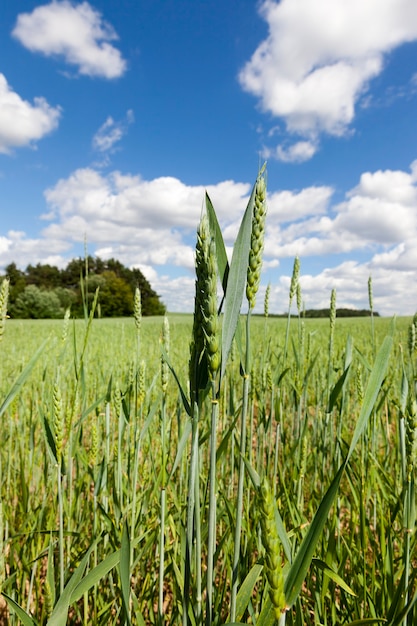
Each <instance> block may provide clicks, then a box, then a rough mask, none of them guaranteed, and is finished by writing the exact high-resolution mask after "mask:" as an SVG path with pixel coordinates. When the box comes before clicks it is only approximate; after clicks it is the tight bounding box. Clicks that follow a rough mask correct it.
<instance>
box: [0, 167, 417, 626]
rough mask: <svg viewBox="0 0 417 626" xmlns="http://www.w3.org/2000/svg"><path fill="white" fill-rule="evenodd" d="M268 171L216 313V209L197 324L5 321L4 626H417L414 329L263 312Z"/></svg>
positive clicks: (190, 318) (170, 318)
mask: <svg viewBox="0 0 417 626" xmlns="http://www.w3.org/2000/svg"><path fill="white" fill-rule="evenodd" d="M261 175H262V172H261V174H260V176H259V177H258V179H257V183H256V184H255V186H254V192H253V194H252V198H251V201H250V203H249V205H248V208H249V212H248V215H249V217H248V218H247V219H246V218H244V219H243V222H242V223H243V224H244V225H245V219H246V222H247V224H248V227H247V228H248V230H247V232H248V235H247V239H246V240H245V239H244V236H245V235H244V233H243V234H242V235H239V236H238V239H237V243H236V248H235V250H236V255H235V254H234V257H233V259H232V261H231V264H230V268H229V269H230V271H229V274H228V283H227V289H226V298H225V302H224V307H223V309H222V311H223V312H222V314H221V315H218V314H217V313H218V310H219V307H220V304H221V302H220V300H221V297H220V296H219V297H218V296H217V294H216V291H217V289H216V284H217V283H219V282H223V284H225V283H224V278H225V261H224V258H223V260H222V246H221V241H220V239H219V233H218V232H217V231H216V228H215V223H214V222H213V219H212V218H213V213H211V208H210V205H209V203H208V205H207V206H208V213H209V218H210V225H209V226H208V225H207V223H206V222H205V221H204V220H203V219H202V224H201V225H200V227H199V233H198V239H197V248H196V275H197V278H196V288H197V290H196V310H195V312H194V315H175V314H173V315H167V316H166V318H162V317H159V318H149V317H142V316H141V314H140V294H137V302H136V305H137V306H136V309H135V316H134V317H132V319H128V318H125V319H112V320H110V319H97V318H96V317H95V316H94V304H93V307H92V310H91V311H90V314H89V315H88V316H86V318H85V319H78V320H72V319H71V318H70V317H66V319H64V320H50V321H48V320H37V321H32V320H30V321H29V320H12V319H7V320H6V319H5V318H4V317H3V320H2V327H1V331H2V334H1V335H0V336H1V342H0V353H1V358H0V417H1V433H2V436H1V447H0V486H1V501H0V505H1V507H0V542H1V544H2V545H1V546H0V590H1V596H0V623H1V624H11V625H15V624H24V625H25V626H26V625H30V626H34V625H36V624H39V625H41V624H48V625H49V626H56V625H64V624H86V625H87V624H89V625H101V624H102V625H112V624H139V625H142V624H156V625H162V624H167V625H168V624H179V625H180V624H183V625H184V626H186V625H188V624H190V625H196V626H197V625H200V624H204V625H210V624H215V625H220V624H257V625H258V626H265V625H273V624H280V626H281V625H283V624H288V625H291V626H303V625H315V626H316V625H317V626H318V625H326V626H330V625H332V626H335V625H339V624H340V625H342V624H351V625H361V624H364V625H365V624H387V625H391V626H394V625H406V624H409V625H410V626H412V625H413V624H416V623H417V608H416V605H415V601H416V598H417V595H416V572H417V569H416V539H415V520H416V510H415V471H416V462H417V457H416V447H417V404H416V387H415V376H416V356H417V354H416V346H417V344H416V326H415V324H416V319H413V318H405V317H398V318H397V319H396V320H391V319H385V318H379V317H374V316H371V317H367V318H355V319H345V318H343V319H342V318H341V319H338V318H337V316H336V315H335V313H336V310H335V294H329V302H330V301H331V306H330V317H329V319H319V320H312V319H304V317H303V315H302V311H300V310H299V311H298V314H297V313H295V314H294V315H293V317H291V319H290V318H288V319H279V318H274V317H271V316H269V315H268V307H267V302H266V303H265V304H266V306H265V314H264V315H257V316H255V315H253V313H252V309H253V305H254V300H255V295H256V291H257V284H258V283H257V281H258V276H257V274H256V273H257V272H258V265H259V263H258V261H259V259H257V258H255V257H256V255H257V254H258V253H259V247H258V248H257V247H256V245H255V244H256V241H255V242H254V237H255V239H256V238H257V237H258V238H259V232H258V231H260V232H261V235H262V224H261V228H260V229H258V231H257V230H256V228H255V226H256V224H255V222H256V211H257V208H259V198H260V199H261V201H263V196H262V191H263V189H262V185H261V184H260V182H259V181H260V180H261V181H262V178H261ZM254 216H255V217H254ZM242 232H243V231H242ZM210 233H211V234H210ZM213 233H214V234H213ZM245 241H246V243H245ZM214 243H215V244H216V250H215V246H214ZM245 246H246V249H245ZM261 248H262V246H261ZM249 249H250V252H251V253H252V252H253V251H254V253H255V257H254V256H252V257H251V256H249V259H250V261H249V270H248V263H247V261H245V263H244V268H243V270H242V267H241V266H242V261H241V259H242V258H244V259H246V260H247V259H248V251H249ZM235 259H237V260H235ZM247 270H248V271H247ZM251 271H252V272H255V278H254V279H253V276H251V273H250V272H251ZM216 272H218V275H217V274H216ZM298 272H299V267H298V266H297V263H295V272H294V275H293V282H292V285H291V292H290V294H289V303H290V304H291V301H292V299H293V298H294V302H293V306H294V303H295V298H296V295H298V294H297V288H298V282H297V281H298ZM252 279H253V280H252ZM213 285H214V288H213ZM248 285H249V287H248ZM366 289H367V286H366V285H364V290H365V291H366ZM230 294H232V295H230ZM370 295H371V294H370ZM239 297H240V300H239ZM242 298H243V302H244V304H243V307H242V310H243V311H244V310H245V306H246V308H248V313H247V315H246V314H243V315H241V314H240V302H241V301H242ZM246 300H247V304H246V305H245V301H246ZM370 300H371V298H370ZM236 301H237V304H236ZM287 305H288V303H287V304H286V303H283V308H285V306H287Z"/></svg>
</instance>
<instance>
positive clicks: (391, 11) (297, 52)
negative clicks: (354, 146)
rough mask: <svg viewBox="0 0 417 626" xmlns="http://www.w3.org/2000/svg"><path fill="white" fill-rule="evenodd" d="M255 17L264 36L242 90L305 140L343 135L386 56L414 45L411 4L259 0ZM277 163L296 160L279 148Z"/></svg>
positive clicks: (408, 0)
mask: <svg viewBox="0 0 417 626" xmlns="http://www.w3.org/2000/svg"><path fill="white" fill-rule="evenodd" d="M260 13H261V16H262V17H263V18H264V19H265V21H266V22H267V23H268V28H269V33H268V36H267V38H266V39H265V40H264V41H262V42H261V44H260V45H259V46H258V48H257V50H256V51H255V52H254V54H253V56H252V58H251V59H250V60H249V61H248V62H247V63H246V65H245V66H244V67H243V69H242V70H241V72H240V74H239V79H240V83H241V85H242V87H243V89H245V90H246V91H248V92H250V93H252V94H253V95H255V96H256V97H257V98H259V100H260V103H261V106H262V108H263V109H264V110H265V111H268V112H270V113H272V114H273V115H274V116H276V117H280V118H283V119H284V120H285V123H286V126H287V130H288V131H290V132H293V133H297V134H300V135H303V136H305V137H307V138H309V140H310V141H311V139H315V140H317V137H318V136H319V135H320V133H323V132H324V133H328V134H330V135H334V136H341V135H343V134H345V133H346V132H347V130H348V128H349V126H350V125H351V123H352V121H353V119H354V115H355V106H356V104H357V102H358V100H359V99H360V97H361V96H363V95H364V94H365V93H366V91H367V89H368V85H369V82H370V81H371V80H372V79H373V78H375V77H376V76H377V75H378V74H380V72H381V71H382V70H383V67H384V57H385V55H386V54H387V53H388V52H390V51H391V50H392V49H394V48H395V47H397V46H400V45H401V44H404V43H406V42H410V41H413V40H415V39H417V4H416V3H415V2H414V0H367V1H366V2H363V0H351V1H350V2H346V1H345V0H281V2H277V1H276V0H264V1H263V2H262V4H261V6H260ZM295 145H297V144H295ZM313 145H316V143H314V144H313ZM305 148H306V146H305V147H304V150H303V151H302V154H303V156H304V157H305V158H307V157H308V151H306V149H305ZM272 154H274V153H273V152H272ZM313 154H314V152H313V150H312V149H311V148H310V156H312V155H313ZM275 156H276V157H277V158H281V159H283V160H286V159H287V160H291V157H293V156H294V155H292V153H291V150H289V151H288V149H287V150H285V149H283V148H281V149H279V148H278V150H277V151H276V152H275ZM292 160H297V159H294V158H293V159H292Z"/></svg>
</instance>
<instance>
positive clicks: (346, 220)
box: [0, 161, 417, 314]
mask: <svg viewBox="0 0 417 626" xmlns="http://www.w3.org/2000/svg"><path fill="white" fill-rule="evenodd" d="M205 189H206V188H205V187H204V186H202V185H201V186H200V185H196V186H191V185H187V184H186V183H184V182H183V181H181V180H179V179H177V178H174V177H160V178H155V179H152V180H144V179H142V178H141V177H140V176H139V175H133V174H126V173H121V172H117V171H114V172H111V173H109V174H107V175H103V174H102V173H100V172H99V171H97V170H94V169H92V168H85V169H79V170H76V171H74V172H73V173H72V174H71V176H69V177H68V178H66V179H62V180H59V181H58V182H57V183H56V185H54V186H53V187H51V188H50V189H48V190H47V191H46V192H45V198H46V202H47V205H48V213H47V214H45V215H44V216H43V217H44V220H46V221H47V222H49V223H48V224H47V225H46V226H45V228H44V230H43V232H42V233H41V236H40V237H39V238H37V239H28V238H27V237H26V235H24V233H8V234H7V235H6V236H3V237H0V265H2V266H3V267H4V265H6V264H7V263H9V262H10V261H13V260H16V259H20V262H21V264H22V265H23V264H24V262H26V264H27V263H29V262H30V263H33V262H34V260H35V262H38V261H39V262H52V261H51V260H50V259H57V261H54V263H56V264H58V265H62V264H63V263H62V262H61V260H62V259H63V258H64V257H65V256H66V255H70V256H69V258H71V251H72V249H73V247H78V249H82V245H83V242H84V238H86V239H87V241H88V246H89V248H90V249H91V250H94V252H95V253H96V254H97V255H98V256H100V257H101V258H104V259H105V258H110V257H115V258H118V259H119V260H120V261H121V262H122V263H123V264H124V265H126V266H128V267H139V268H140V269H141V270H142V271H143V272H144V274H145V276H146V277H147V278H148V279H149V280H150V282H151V284H152V286H153V287H154V288H155V289H156V291H157V292H158V293H159V294H160V295H161V297H162V299H163V300H164V302H166V304H167V305H168V308H169V310H171V311H180V310H188V311H190V310H192V303H193V296H194V249H195V238H196V227H197V224H198V221H199V219H200V215H201V209H202V206H203V201H204V194H205ZM207 190H208V192H209V195H210V197H211V200H212V202H213V205H214V207H215V209H216V212H217V215H218V218H219V222H220V225H221V229H222V232H223V236H224V238H225V243H226V248H227V250H228V253H229V254H230V253H231V248H232V245H233V243H234V240H235V238H236V235H237V230H238V226H239V223H240V220H241V218H242V215H243V213H244V210H245V207H246V205H247V201H248V198H249V195H250V191H251V185H250V184H248V183H242V182H235V181H232V180H227V181H221V182H219V183H217V184H213V185H210V186H208V187H207ZM416 193H417V161H416V162H414V163H412V164H411V166H410V169H409V171H407V172H406V171H399V170H397V171H395V170H385V171H382V170H381V171H376V172H364V173H363V174H362V176H361V177H360V179H359V181H358V184H357V185H356V186H355V187H354V188H352V189H351V190H350V191H349V192H348V193H347V194H346V195H345V199H344V201H343V202H340V203H338V204H335V203H334V202H333V194H334V190H333V189H332V188H331V187H328V186H317V187H307V188H304V189H299V190H288V189H287V190H280V191H276V192H272V193H270V194H269V196H268V213H267V228H266V238H265V251H264V277H263V280H264V285H263V287H262V289H261V290H260V295H259V298H258V307H260V308H262V294H263V289H264V287H265V284H266V283H268V282H270V283H271V299H270V310H271V311H274V312H283V311H284V310H285V307H286V306H287V305H288V287H289V281H290V278H291V270H292V262H293V259H294V257H295V256H296V255H298V256H299V257H300V259H301V268H302V271H301V286H302V291H303V299H304V301H305V305H306V307H307V308H317V307H325V306H328V302H329V298H330V292H331V290H332V289H334V288H335V289H336V290H337V295H338V306H354V307H357V308H366V307H367V306H368V304H367V297H368V295H367V281H368V277H369V276H370V275H372V278H373V286H374V301H375V309H376V310H378V311H379V312H380V313H382V314H391V313H394V312H397V313H402V314H406V313H414V310H417V294H416V296H415V297H414V296H413V294H412V293H410V289H409V285H410V284H415V282H416V281H417V270H416V268H417V252H416V251H417V219H416V217H415V207H416V204H417V195H416ZM72 256H74V255H73V254H72ZM277 268H279V269H277ZM407 285H408V286H407ZM404 293H410V296H409V297H407V299H406V302H404V297H403V294H404ZM400 297H402V301H401V302H400V301H399V300H397V298H400Z"/></svg>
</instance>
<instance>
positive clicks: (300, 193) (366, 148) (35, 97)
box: [0, 0, 417, 315]
mask: <svg viewBox="0 0 417 626" xmlns="http://www.w3.org/2000/svg"><path fill="white" fill-rule="evenodd" d="M0 48H1V56H0V58H1V64H0V190H1V193H0V211H1V213H0V215H1V220H0V272H1V271H3V270H4V268H5V266H6V265H7V264H8V263H11V262H15V263H16V264H17V265H18V266H19V267H21V268H22V269H24V268H25V267H26V265H28V264H29V263H32V264H36V263H51V264H55V265H58V266H60V267H64V266H65V265H66V263H67V262H68V261H69V260H70V259H71V258H74V257H77V256H82V255H83V253H84V241H85V240H86V241H87V246H88V251H89V253H90V254H98V255H99V256H100V257H102V258H103V259H105V258H110V257H115V258H117V259H119V260H120V261H121V262H122V263H124V264H125V265H127V266H129V267H133V266H135V267H140V269H141V270H142V271H143V273H144V274H145V276H146V277H147V278H148V279H149V281H150V282H151V284H152V286H153V287H154V288H155V289H156V291H157V292H158V293H159V294H160V295H161V297H162V299H163V301H164V302H165V303H166V304H167V306H168V309H169V310H170V311H191V310H192V307H193V295H194V274H193V249H194V245H195V231H196V227H197V224H198V220H199V216H200V212H201V207H202V202H203V198H204V190H205V189H207V190H208V192H209V195H210V197H211V199H212V201H213V204H214V206H215V208H216V210H217V213H218V217H219V221H220V223H221V226H222V228H223V232H224V237H225V241H226V244H227V246H228V249H229V250H231V248H232V245H233V242H234V238H235V236H236V234H237V230H238V226H239V222H240V219H241V216H242V214H243V212H244V209H245V207H246V203H247V199H248V194H249V193H250V189H251V186H252V184H253V182H254V180H255V178H256V174H257V170H258V166H259V164H260V163H262V162H263V161H264V160H267V166H268V216H267V224H266V240H265V253H264V271H263V278H262V284H261V289H260V293H259V297H258V309H259V310H262V308H263V294H264V291H265V288H266V285H267V284H268V283H270V284H271V296H270V310H271V312H276V313H281V312H284V311H285V310H286V309H287V306H288V288H289V282H290V276H291V271H292V265H293V261H294V257H295V256H296V255H298V256H299V257H300V260H301V287H302V295H303V301H304V305H305V307H306V308H316V307H325V306H328V303H329V299H330V292H331V290H332V289H333V288H334V289H336V292H337V304H338V306H350V307H355V308H367V307H368V289H367V283H368V277H369V276H372V280H373V291H374V308H375V309H376V310H377V311H379V312H380V313H381V314H384V315H392V314H394V313H397V314H400V315H401V314H414V312H415V311H416V310H417V289H415V285H416V284H417V3H416V2H415V0H367V1H366V2H364V1H363V0H350V2H348V3H347V2H346V1H345V0H281V2H276V1H275V0H264V1H260V2H255V1H251V0H245V1H244V2H242V0H227V1H226V2H225V0H221V1H220V0H213V1H210V2H203V1H202V0H143V1H139V0H117V2H116V0H97V1H92V2H70V1H66V0H64V1H58V0H56V1H54V2H49V3H48V2H46V3H42V2H36V1H31V0H25V1H24V2H23V1H21V0H15V1H14V2H5V3H3V4H2V7H1V19H0Z"/></svg>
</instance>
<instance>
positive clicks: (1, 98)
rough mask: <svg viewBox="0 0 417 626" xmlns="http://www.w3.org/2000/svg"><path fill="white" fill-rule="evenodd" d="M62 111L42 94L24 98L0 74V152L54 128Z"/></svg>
mask: <svg viewBox="0 0 417 626" xmlns="http://www.w3.org/2000/svg"><path fill="white" fill-rule="evenodd" d="M60 115H61V111H60V108H59V107H55V108H54V107H51V106H50V105H49V104H48V103H47V101H46V100H45V99H44V98H35V99H34V103H33V104H31V103H30V102H28V101H27V100H23V99H22V98H21V97H20V96H19V94H17V93H16V92H15V91H13V89H11V87H10V86H9V85H8V83H7V80H6V78H5V76H4V75H3V74H0V153H3V154H8V153H9V152H10V151H11V150H12V149H13V148H19V147H22V146H27V145H30V144H32V143H33V142H35V141H37V140H39V139H42V137H44V136H45V135H47V134H48V133H50V132H52V131H53V130H55V128H56V127H57V126H58V121H59V118H60Z"/></svg>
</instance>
